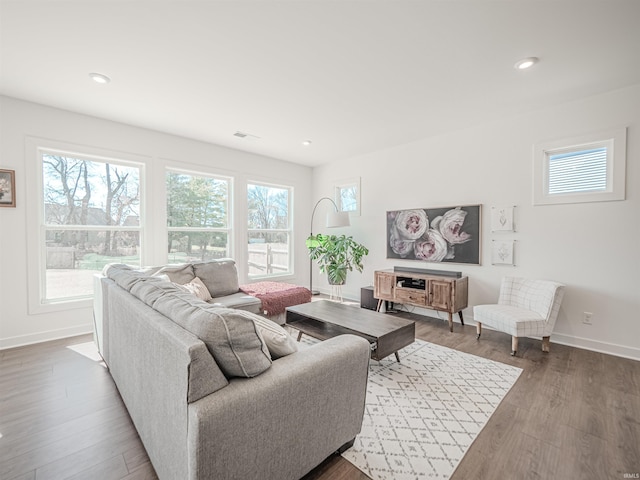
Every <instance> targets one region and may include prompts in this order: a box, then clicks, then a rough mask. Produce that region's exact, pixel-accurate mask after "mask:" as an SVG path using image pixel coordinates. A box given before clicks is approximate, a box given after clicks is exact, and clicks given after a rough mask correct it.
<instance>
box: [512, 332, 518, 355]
mask: <svg viewBox="0 0 640 480" xmlns="http://www.w3.org/2000/svg"><path fill="white" fill-rule="evenodd" d="M517 352H518V337H516V336H513V337H511V356H515V354H516V353H517Z"/></svg>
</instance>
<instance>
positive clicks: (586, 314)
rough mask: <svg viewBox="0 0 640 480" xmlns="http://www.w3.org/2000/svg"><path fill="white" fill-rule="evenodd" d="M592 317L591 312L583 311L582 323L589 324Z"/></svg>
mask: <svg viewBox="0 0 640 480" xmlns="http://www.w3.org/2000/svg"><path fill="white" fill-rule="evenodd" d="M592 317H593V313H591V312H584V317H583V318H582V323H584V324H585V325H591V318H592Z"/></svg>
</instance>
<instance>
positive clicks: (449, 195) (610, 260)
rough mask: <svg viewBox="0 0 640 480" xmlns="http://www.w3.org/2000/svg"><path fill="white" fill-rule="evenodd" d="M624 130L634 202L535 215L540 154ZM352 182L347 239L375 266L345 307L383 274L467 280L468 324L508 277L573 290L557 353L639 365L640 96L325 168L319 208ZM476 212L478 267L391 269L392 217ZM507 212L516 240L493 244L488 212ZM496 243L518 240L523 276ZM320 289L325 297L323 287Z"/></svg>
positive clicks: (570, 107)
mask: <svg viewBox="0 0 640 480" xmlns="http://www.w3.org/2000/svg"><path fill="white" fill-rule="evenodd" d="M621 126H627V127H628V137H627V182H626V200H624V201H616V202H604V203H585V204H573V205H555V206H553V205H549V206H536V207H534V206H533V205H532V195H533V194H532V191H533V190H532V168H533V166H532V165H533V164H532V162H533V160H532V146H533V144H535V143H539V142H544V141H548V140H554V139H559V138H564V137H572V136H578V135H582V134H584V133H591V132H596V131H599V130H607V129H611V128H612V127H621ZM355 176H360V177H361V181H362V215H361V216H360V217H354V218H352V226H351V227H350V228H349V229H344V231H343V232H342V233H348V234H350V235H353V236H354V237H355V239H356V240H358V241H360V242H362V243H364V244H365V245H366V246H367V247H369V249H370V254H369V256H368V257H367V259H366V266H365V271H364V273H363V274H358V273H353V274H352V273H350V274H349V275H350V277H349V279H348V280H347V285H346V286H345V287H344V289H343V293H344V294H345V295H346V296H348V297H351V298H359V289H360V287H361V286H364V285H371V284H372V281H373V272H374V270H377V269H384V268H392V267H393V266H394V265H405V266H412V267H419V268H420V267H422V268H439V269H445V270H460V271H462V272H463V273H464V274H465V275H468V276H469V282H470V284H469V288H470V290H469V305H470V306H469V308H468V309H466V310H465V311H464V315H465V318H467V319H471V317H472V309H471V307H472V306H473V305H477V304H482V303H493V302H495V301H496V300H497V295H498V290H499V284H500V279H501V277H502V276H504V275H517V276H523V277H530V278H546V279H553V280H556V281H559V282H562V283H564V284H566V285H567V289H566V294H565V300H564V302H563V305H562V309H561V312H560V317H559V319H558V322H557V324H556V328H555V333H554V335H553V336H552V337H551V340H552V342H558V343H566V344H571V345H575V346H580V347H584V348H589V349H592V350H598V351H604V352H610V353H614V354H616V355H621V356H627V357H631V358H636V359H640V321H638V318H639V316H640V308H639V307H640V288H639V287H640V276H639V274H640V248H639V247H638V245H639V242H640V196H639V192H638V189H639V187H640V85H636V86H634V87H631V88H627V89H623V90H618V91H614V92H610V93H608V94H605V95H600V96H597V97H592V98H589V99H586V100H583V101H579V102H575V103H571V104H565V105H560V106H557V107H555V108H552V109H546V110H541V111H538V112H535V113H532V114H528V115H525V116H520V117H518V118H511V119H505V120H504V121H500V122H495V123H491V124H486V125H483V126H480V127H477V128H473V129H466V130H462V131H457V132H452V133H450V134H447V135H442V136H439V137H437V138H432V139H427V140H423V141H418V142H414V143H411V144H408V145H402V146H398V147H396V148H392V149H388V150H385V151H378V152H374V153H371V154H369V155H365V156H361V157H358V158H353V159H351V160H350V161H348V162H340V163H336V164H331V165H327V166H323V167H320V168H316V169H315V170H314V174H313V182H314V198H319V197H321V196H324V195H330V194H331V191H332V190H331V189H332V185H333V184H334V182H336V181H338V180H340V179H343V178H349V177H355ZM478 203H479V204H482V205H483V214H482V237H483V238H482V253H481V255H482V261H481V263H482V264H481V265H480V266H465V265H452V264H433V263H420V262H416V261H406V260H405V261H402V260H391V259H390V260H387V259H386V258H385V256H386V239H385V212H386V211H387V210H395V209H406V208H419V207H438V206H442V207H446V206H455V205H465V204H478ZM503 205H516V206H517V207H516V223H517V232H516V233H513V234H504V233H502V234H491V231H490V225H489V214H490V208H491V206H503ZM316 229H317V230H319V231H321V229H319V226H316ZM492 238H495V239H499V238H514V239H516V240H517V242H516V254H515V255H516V263H517V266H516V267H507V266H492V265H491V251H490V248H491V240H492ZM315 283H316V284H317V285H318V287H320V289H321V290H322V289H323V288H322V287H323V286H324V290H325V291H328V287H327V286H326V285H327V284H326V279H325V278H322V277H318V279H317V280H315ZM583 312H593V324H592V325H590V326H589V325H584V324H583V323H582V318H583ZM443 328H444V325H443ZM505 348H508V347H506V346H505Z"/></svg>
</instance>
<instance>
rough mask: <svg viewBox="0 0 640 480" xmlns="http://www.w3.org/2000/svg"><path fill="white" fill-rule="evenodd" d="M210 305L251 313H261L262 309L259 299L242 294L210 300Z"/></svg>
mask: <svg viewBox="0 0 640 480" xmlns="http://www.w3.org/2000/svg"><path fill="white" fill-rule="evenodd" d="M209 303H210V304H212V305H215V306H217V307H226V308H237V309H239V310H245V311H247V312H251V313H260V311H261V309H262V302H261V301H260V300H259V299H257V298H256V297H253V296H251V295H247V294H246V293H242V292H238V293H233V294H231V295H224V296H222V297H215V298H212V299H211V300H209Z"/></svg>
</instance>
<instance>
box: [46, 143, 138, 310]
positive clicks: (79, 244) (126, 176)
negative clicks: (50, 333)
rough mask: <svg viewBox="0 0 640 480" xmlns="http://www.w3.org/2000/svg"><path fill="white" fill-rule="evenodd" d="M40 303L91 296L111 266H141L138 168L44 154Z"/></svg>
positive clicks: (117, 163) (93, 159)
mask: <svg viewBox="0 0 640 480" xmlns="http://www.w3.org/2000/svg"><path fill="white" fill-rule="evenodd" d="M39 153H40V159H41V167H42V170H41V171H42V197H41V205H42V210H41V212H42V214H41V228H40V245H41V248H42V249H43V254H42V256H41V258H42V259H43V260H42V261H41V262H40V272H41V282H40V303H41V304H42V303H55V302H60V301H67V300H75V299H83V298H88V297H91V295H92V294H93V275H94V274H95V273H98V272H100V271H102V269H103V267H104V266H105V265H106V264H108V263H112V262H118V263H127V264H130V265H134V266H140V236H141V226H140V171H141V166H140V165H133V164H125V163H124V162H122V163H120V162H118V161H112V160H106V159H98V158H92V157H88V156H84V155H81V154H69V153H58V152H55V151H47V150H41V151H40V152H39Z"/></svg>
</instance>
